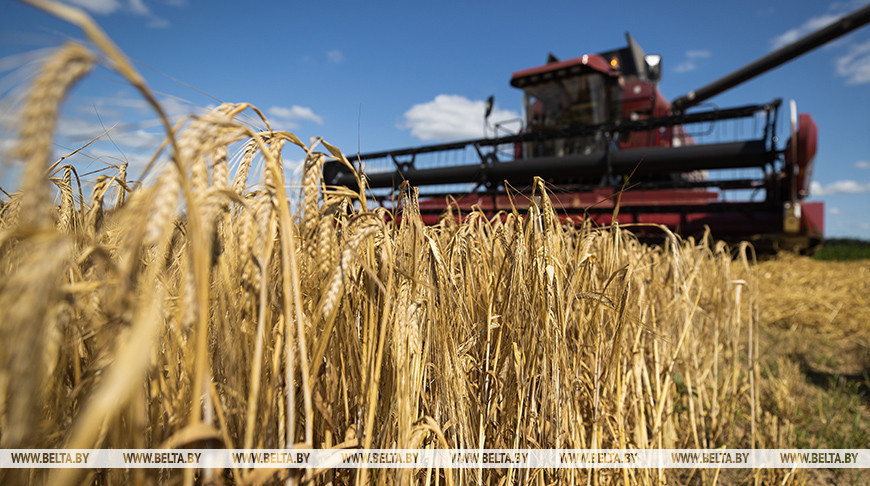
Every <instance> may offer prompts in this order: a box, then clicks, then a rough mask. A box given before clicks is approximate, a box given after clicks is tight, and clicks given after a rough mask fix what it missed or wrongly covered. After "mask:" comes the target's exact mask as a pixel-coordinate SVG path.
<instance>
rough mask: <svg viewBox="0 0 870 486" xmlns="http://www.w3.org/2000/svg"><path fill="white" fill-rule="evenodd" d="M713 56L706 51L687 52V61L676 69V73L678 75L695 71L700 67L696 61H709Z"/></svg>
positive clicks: (691, 50) (694, 50) (692, 50)
mask: <svg viewBox="0 0 870 486" xmlns="http://www.w3.org/2000/svg"><path fill="white" fill-rule="evenodd" d="M711 55H712V53H711V52H710V51H708V50H706V49H690V50H688V51H686V58H685V60H683V62H681V63H679V64H677V67H675V68H674V71H675V72H678V73H685V72H689V71H694V70H695V69H697V67H698V65H697V64H696V62H695V61H697V60H699V59H707V58H709V57H710V56H711Z"/></svg>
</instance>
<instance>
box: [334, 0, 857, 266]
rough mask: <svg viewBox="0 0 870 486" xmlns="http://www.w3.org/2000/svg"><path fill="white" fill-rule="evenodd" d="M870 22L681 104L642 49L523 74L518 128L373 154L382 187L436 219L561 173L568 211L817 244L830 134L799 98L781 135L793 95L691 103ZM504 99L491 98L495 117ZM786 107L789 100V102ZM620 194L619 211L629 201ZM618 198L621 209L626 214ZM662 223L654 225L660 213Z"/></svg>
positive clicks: (338, 179)
mask: <svg viewBox="0 0 870 486" xmlns="http://www.w3.org/2000/svg"><path fill="white" fill-rule="evenodd" d="M868 22H870V6H865V7H864V8H862V9H860V10H858V11H856V12H853V13H852V14H849V15H847V16H845V17H843V18H841V19H840V20H838V21H836V22H834V23H833V24H830V25H828V26H827V27H824V28H822V29H820V30H818V31H816V32H814V33H812V34H810V35H808V36H806V37H804V38H802V39H800V40H798V41H796V42H794V43H792V44H789V45H787V46H785V47H782V48H780V49H778V50H776V51H774V52H772V53H770V54H768V55H766V56H764V57H762V58H760V59H758V60H756V61H755V62H753V63H751V64H748V65H746V66H745V67H743V68H741V69H738V70H737V71H734V72H732V73H731V74H728V75H727V76H724V77H722V78H720V79H718V80H716V81H714V82H712V83H710V84H708V85H707V86H704V87H703V88H700V89H698V90H696V91H693V92H691V93H689V94H688V95H685V96H682V97H680V98H677V99H675V100H673V101H671V102H668V101H667V100H666V99H665V98H664V96H663V95H662V94H661V92H660V91H659V89H658V82H659V80H660V79H661V74H662V68H661V66H662V63H661V56H658V55H645V54H644V52H643V50H642V49H641V48H640V46H639V45H638V44H637V43H636V42H635V41H634V39H632V37H631V35H629V34H626V38H627V40H628V46H627V47H624V48H622V49H616V50H612V51H607V52H602V53H600V54H587V55H583V56H581V57H578V58H575V59H570V60H566V61H559V60H557V59H556V58H555V57H553V56H552V55H550V57H549V59H548V61H547V63H546V64H544V65H543V66H539V67H535V68H531V69H526V70H523V71H519V72H516V73H514V75H513V77H512V78H511V85H512V86H514V87H516V88H520V89H522V90H523V93H524V97H523V98H524V102H523V112H524V117H523V118H524V119H523V120H518V121H520V122H521V125H522V127H521V129H520V130H519V131H518V133H515V134H509V135H506V136H498V133H499V130H504V128H503V127H502V126H501V125H496V126H495V127H494V128H495V132H496V136H494V137H492V138H484V139H477V140H466V141H460V142H452V143H444V144H438V145H429V146H423V147H416V148H407V149H400V150H389V151H384V152H377V153H369V154H362V155H359V156H358V158H357V161H356V163H357V164H359V165H360V166H359V167H357V169H363V172H364V173H365V175H366V179H367V182H368V185H369V187H370V188H371V193H372V196H373V197H374V198H376V199H378V200H380V201H381V202H382V203H384V204H386V203H388V202H394V201H395V197H394V196H395V191H396V190H397V189H398V188H399V187H400V186H401V185H402V183H403V181H407V182H408V183H410V184H411V185H412V186H418V187H420V202H419V206H420V211H421V213H422V214H423V218H424V220H425V221H426V222H427V223H429V224H432V223H435V222H437V221H438V219H439V217H440V215H441V214H443V213H444V211H445V210H447V209H448V207H452V208H453V209H454V210H458V211H462V212H467V211H470V210H471V209H472V208H474V207H476V208H479V209H481V210H483V211H484V212H485V213H486V214H487V215H489V216H492V215H495V214H496V213H497V212H499V211H510V210H511V208H512V207H516V208H517V209H524V208H527V207H528V205H529V204H531V200H530V198H529V197H523V196H522V195H525V196H529V195H531V193H532V186H533V180H534V178H535V177H540V178H541V179H543V180H544V181H546V182H547V184H548V186H549V188H550V192H551V198H552V201H553V205H554V207H555V209H556V211H557V212H558V213H559V214H560V215H562V216H563V217H564V218H573V219H574V220H575V221H579V220H582V219H591V220H592V221H593V222H594V223H596V224H598V225H608V224H610V223H611V222H612V218H613V216H614V213H616V218H617V220H618V222H619V223H620V224H621V225H629V226H630V227H631V230H632V231H633V232H635V233H636V234H637V235H638V236H639V237H641V238H656V237H659V238H660V237H661V235H662V232H661V230H660V229H659V228H658V227H657V226H656V225H665V226H667V227H669V228H670V229H672V230H673V231H675V232H677V233H679V234H681V235H684V236H689V235H700V234H702V233H703V232H704V231H705V229H706V228H709V229H710V231H711V233H712V235H713V237H714V238H716V239H721V240H726V241H732V242H734V241H741V240H749V241H753V242H754V243H755V245H756V247H757V248H758V249H759V250H762V251H765V250H766V251H776V250H779V249H787V250H792V251H801V252H812V251H813V250H814V249H815V248H816V247H818V245H819V244H820V243H821V241H822V238H823V229H824V206H823V203H821V202H805V201H804V199H805V198H806V197H807V196H808V195H809V188H810V178H811V175H812V169H813V158H814V156H815V153H816V143H817V137H818V132H817V128H816V124H815V122H814V121H813V119H812V117H810V115H808V114H804V113H801V114H800V115H798V114H797V113H796V110H795V104H794V102H791V103H790V104H789V108H790V125H791V126H790V128H791V132H790V137H789V141H788V142H787V143H786V144H785V146H784V147H779V146H778V145H777V142H778V137H777V119H778V115H779V110H780V109H781V108H783V107H782V106H781V105H782V102H781V100H780V99H775V100H773V101H771V102H769V103H765V104H759V105H749V106H741V107H737V108H729V109H718V108H717V109H707V110H698V111H692V112H691V113H689V112H688V110H689V109H690V108H693V107H697V106H698V105H700V104H701V103H702V102H704V101H706V100H708V99H710V98H711V97H713V96H715V95H717V94H719V93H721V92H723V91H725V90H727V89H730V88H732V87H734V86H736V85H738V84H740V83H743V82H745V81H747V80H749V79H751V78H753V77H755V76H758V75H759V74H762V73H764V72H766V71H769V70H771V69H773V68H775V67H777V66H779V65H781V64H783V63H785V62H788V61H790V60H792V59H794V58H796V57H797V56H800V55H802V54H804V53H805V52H807V51H810V50H812V49H814V48H816V47H819V46H821V45H823V44H825V43H827V42H829V41H830V40H832V39H835V38H837V37H840V36H842V35H844V34H846V33H848V32H850V31H852V30H854V29H856V28H858V27H861V26H863V25H864V24H866V23H868ZM491 107H492V98H490V100H489V103H488V109H487V113H486V115H485V120H484V121H483V122H484V123H487V122H486V118H488V117H489V112H490V110H491ZM783 109H784V108H783ZM324 179H325V181H326V183H327V184H329V185H337V186H347V187H352V188H356V179H355V178H354V177H353V175H352V174H351V173H350V171H349V170H348V169H347V167H345V166H343V165H341V164H339V163H337V162H330V163H328V164H326V166H325V167H324ZM617 204H618V208H616V207H615V206H616V205H617ZM614 209H618V211H614ZM650 223H652V224H650Z"/></svg>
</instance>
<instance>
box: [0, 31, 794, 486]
mask: <svg viewBox="0 0 870 486" xmlns="http://www.w3.org/2000/svg"><path fill="white" fill-rule="evenodd" d="M91 28H93V26H91ZM90 34H91V35H92V34H93V33H92V32H91V33H90ZM96 43H97V44H98V45H100V43H99V42H96ZM70 49H75V52H77V53H81V52H84V51H81V49H82V48H81V47H78V46H77V47H72V48H67V49H64V50H62V51H60V54H58V56H67V57H69V56H70V52H71V51H70ZM85 58H86V57H85ZM59 59H60V57H58V58H52V59H51V60H50V61H49V62H48V63H46V69H44V70H43V72H42V75H41V76H44V77H45V79H43V78H42V77H41V78H40V80H42V81H45V82H44V83H43V84H40V81H39V80H38V81H37V83H35V84H34V88H33V89H34V91H33V94H32V96H31V103H38V102H42V103H43V105H46V104H48V105H49V108H51V109H49V110H45V109H44V107H43V111H42V112H40V113H42V115H41V116H42V117H43V119H40V120H34V119H30V118H28V117H27V116H25V117H23V118H22V119H21V124H22V126H21V133H22V134H23V137H22V139H21V146H22V150H20V151H19V152H18V153H19V154H21V155H22V158H23V159H24V162H25V163H26V164H27V165H26V171H25V173H26V174H27V176H26V177H25V179H24V180H23V183H22V187H21V190H20V191H19V192H16V193H15V194H14V195H13V198H12V199H11V200H9V201H6V202H5V203H4V204H3V206H2V210H0V269H2V270H0V272H2V279H0V333H2V335H0V338H2V342H3V345H2V348H0V446H2V447H3V448H27V447H39V448H60V447H69V448H157V447H167V446H168V447H186V446H198V447H204V446H209V447H227V448H284V447H293V446H297V447H299V446H302V447H315V448H333V447H354V448H445V447H449V448H578V449H579V448H617V449H626V448H682V447H688V448H706V447H716V446H723V445H727V446H730V447H784V446H787V441H788V440H789V435H790V428H789V425H788V424H777V423H776V420H775V419H773V418H771V417H769V416H765V415H764V414H763V413H762V412H761V411H760V410H759V406H758V403H759V402H758V393H757V388H758V383H757V374H758V373H757V367H756V365H755V363H756V357H755V356H754V355H753V351H752V350H753V348H755V347H756V344H755V343H754V341H755V340H756V339H757V331H756V319H755V316H756V314H757V310H756V308H755V304H754V300H755V299H754V297H753V290H752V282H751V281H746V280H737V278H738V277H737V275H738V268H735V267H745V266H747V265H748V263H747V258H746V256H745V255H746V251H745V250H746V249H745V248H742V249H741V254H742V255H744V257H743V258H739V259H737V260H733V259H732V254H731V252H730V251H729V250H728V249H727V248H725V247H724V246H723V245H712V244H708V243H706V242H701V243H696V242H694V241H680V240H679V239H677V238H676V237H673V236H672V235H671V237H670V238H669V239H668V241H667V242H666V243H665V244H664V245H663V246H661V247H648V246H644V245H641V244H640V243H638V241H637V240H636V239H634V238H633V237H632V236H631V234H630V233H627V232H625V231H623V230H621V229H619V228H616V227H614V228H608V229H604V230H601V229H592V228H589V227H588V226H573V225H563V224H562V223H560V222H559V219H558V218H557V217H556V215H555V213H554V211H553V209H552V206H551V205H550V204H549V199H548V196H547V192H546V190H545V187H544V186H543V185H542V184H541V185H539V187H538V196H539V197H538V199H536V200H535V201H537V202H536V203H535V204H532V206H531V208H530V209H529V211H528V213H527V214H523V215H520V214H517V213H515V212H514V213H510V214H505V215H503V218H500V217H496V218H493V219H490V220H488V219H486V218H485V216H484V215H482V214H480V213H471V214H467V215H462V218H461V221H460V222H457V220H456V219H455V218H454V216H453V215H448V216H446V217H445V218H444V219H443V220H442V221H441V223H440V224H439V225H437V226H429V227H427V226H424V225H422V223H421V220H420V217H419V214H418V212H417V209H416V200H415V197H414V195H413V191H412V190H406V191H405V199H404V204H403V206H402V207H403V209H402V210H401V214H390V213H388V212H387V211H386V210H384V209H380V208H379V209H375V210H369V209H366V207H367V202H366V199H365V197H362V196H363V195H362V194H357V193H353V192H350V191H348V190H346V189H340V188H327V187H323V186H322V183H321V180H320V173H321V166H322V163H323V161H324V160H325V159H326V158H334V159H338V160H340V161H343V162H345V163H347V161H346V159H345V158H344V156H343V155H341V153H340V152H339V151H338V150H337V149H336V148H334V147H332V146H330V145H328V144H326V143H323V146H324V147H326V149H327V152H328V153H326V154H323V153H320V152H317V151H316V146H317V143H312V144H311V146H305V145H304V144H302V143H301V142H300V141H299V140H298V139H297V138H296V137H295V136H293V135H292V134H290V133H288V132H279V131H273V130H271V129H267V130H265V131H255V130H252V129H251V128H249V126H248V125H246V124H244V123H242V122H240V121H239V115H240V114H241V113H242V111H244V110H247V109H249V108H250V107H248V106H247V105H232V104H225V105H222V106H220V107H218V108H217V109H215V110H214V111H212V112H211V113H209V114H207V115H204V116H200V117H196V118H193V119H191V120H189V121H188V122H187V123H186V125H184V126H183V127H180V128H179V129H178V131H177V132H176V131H173V132H171V134H170V137H169V138H170V140H169V143H168V144H167V146H169V147H170V150H171V152H170V154H169V155H170V159H171V160H170V162H169V163H168V164H166V165H165V166H163V167H162V171H161V173H160V174H159V176H157V177H156V178H155V179H156V181H157V182H156V183H155V184H150V185H148V184H144V185H141V186H135V185H132V184H128V182H127V180H126V174H125V173H121V172H119V173H118V174H117V176H115V177H109V178H105V179H101V180H99V181H97V182H96V183H95V184H93V185H92V186H91V187H92V190H91V194H90V197H79V198H76V197H75V196H74V194H75V191H74V189H76V188H74V187H73V186H72V181H73V180H75V178H72V177H70V175H69V174H70V172H72V171H73V170H74V169H73V167H72V166H63V167H61V168H57V167H51V168H49V164H48V163H49V160H48V157H49V155H48V154H49V153H50V146H49V145H48V144H50V142H51V137H50V136H49V137H47V138H46V137H45V134H44V133H41V134H40V136H39V137H33V138H30V137H29V136H24V134H28V133H30V132H29V131H28V130H32V129H33V127H32V126H31V124H35V123H40V124H41V125H40V126H42V127H45V126H48V125H47V124H46V123H45V120H44V118H45V117H47V116H53V115H52V113H56V110H57V104H58V103H59V102H60V98H61V97H62V93H61V96H60V97H57V96H56V97H54V98H47V97H46V95H45V94H44V93H41V92H40V91H39V90H40V89H42V88H40V86H44V85H48V86H56V85H54V84H51V82H52V79H53V78H51V77H57V76H66V75H67V74H63V72H62V73H61V74H58V72H57V70H56V69H55V70H52V68H51V67H52V66H53V64H52V63H53V62H55V61H57V62H59ZM76 59H82V57H81V56H78V57H76ZM122 60H123V59H122ZM116 62H118V61H117V60H116ZM125 69H131V68H130V67H129V66H126V67H125V68H124V69H120V70H121V72H122V73H124V71H125ZM125 75H127V74H125ZM133 82H134V83H135V82H137V81H136V80H134V81H133ZM141 86H142V87H143V88H144V83H142V84H141ZM64 89H65V87H64ZM31 108H32V107H31V104H28V105H27V106H26V107H25V113H27V112H28V111H27V110H28V109H31ZM52 109H53V111H52ZM46 112H47V113H48V115H46V114H45V113H46ZM263 121H264V123H265V119H264V120H263ZM267 127H268V125H267ZM176 134H177V136H176ZM288 141H289V142H290V143H291V146H292V145H296V146H298V147H299V148H301V149H302V150H304V151H305V153H306V163H305V170H304V175H303V181H304V184H303V187H302V190H301V198H300V200H301V204H300V207H299V211H298V213H297V214H296V215H292V214H291V212H290V205H289V203H288V200H287V195H286V192H285V190H284V188H285V181H284V171H283V169H282V149H283V145H284V143H285V142H288ZM240 143H241V144H244V145H243V148H242V149H241V155H240V162H239V163H238V165H237V166H236V167H234V168H232V169H231V168H230V167H229V166H228V165H227V164H228V162H227V154H228V153H230V151H231V150H232V147H236V146H238V144H240ZM26 147H29V148H28V149H27V150H25V149H24V148H26ZM255 160H260V161H261V162H262V164H263V170H262V171H261V174H262V175H261V179H260V180H259V181H254V180H248V176H249V174H248V169H249V168H251V166H252V163H253V162H254V161H255ZM58 170H62V171H63V175H62V176H61V177H60V178H54V174H55V173H56V172H57V171H58ZM231 172H234V179H233V180H232V182H230V177H229V176H230V173H231ZM50 184H54V185H55V186H57V189H58V190H57V191H55V192H56V193H57V194H54V195H53V194H52V191H50V190H49V187H50ZM131 187H138V188H137V189H135V190H132V189H131ZM77 190H78V191H81V190H82V189H81V187H78V188H77ZM107 194H110V195H111V194H114V195H115V197H114V198H112V197H111V196H110V197H105V198H104V196H106V195H107ZM104 199H105V200H104ZM108 199H111V201H108ZM58 201H59V204H58ZM52 209H53V210H52ZM396 216H400V218H396ZM399 220H400V221H401V222H400V223H399V222H397V221H399ZM740 273H741V274H742V272H740ZM756 349H757V348H756ZM44 472H45V471H44V470H35V471H14V470H13V471H0V479H2V480H3V481H4V482H6V481H8V482H16V483H22V484H39V483H42V482H44V481H46V480H48V481H50V482H51V484H73V483H79V482H83V483H92V482H97V483H100V484H126V483H129V482H135V483H140V484H141V483H149V482H151V483H156V482H166V481H175V480H177V481H181V480H183V481H184V482H185V483H187V484H191V483H193V482H194V481H202V482H205V483H215V484H224V483H232V484H235V483H238V484H243V483H259V482H267V483H277V482H280V481H282V480H285V479H289V480H290V481H297V480H302V481H305V480H307V481H311V482H314V483H316V484H329V483H330V482H332V483H333V484H347V483H356V482H360V483H366V482H378V483H381V482H383V483H389V484H405V483H408V482H411V481H413V482H416V483H418V484H445V483H446V484H465V483H477V482H481V481H482V482H483V483H485V484H513V483H522V484H530V483H534V484H549V483H552V482H553V481H555V480H559V481H562V482H567V483H573V482H587V481H591V482H592V483H598V482H606V483H610V482H621V483H631V484H634V483H645V484H658V483H661V482H673V481H675V480H677V481H679V480H698V479H703V481H704V482H705V483H706V482H711V481H715V478H716V477H718V476H719V473H718V471H712V470H701V471H685V472H683V471H675V470H671V471H662V470H627V469H626V470H615V471H609V470H608V471H604V470H602V471H597V472H596V471H578V470H546V471H544V470H510V469H484V470H451V471H427V470H419V471H409V470H382V471H380V472H377V473H375V472H370V471H365V470H360V471H354V470H329V471H302V472H301V473H300V474H298V475H296V474H295V473H292V472H291V471H286V470H253V471H245V470H231V471H196V472H193V471H187V472H186V473H185V474H184V475H183V477H182V476H178V477H177V478H176V475H177V474H176V473H173V475H170V473H169V472H168V471H152V470H141V469H139V470H104V471H76V470H58V471H55V472H53V473H52V476H51V477H48V478H46V477H45V476H44V475H43V473H44ZM747 474H748V473H747ZM756 474H757V477H756V479H768V480H773V479H782V478H781V476H782V475H783V474H784V472H781V471H768V472H758V473H756Z"/></svg>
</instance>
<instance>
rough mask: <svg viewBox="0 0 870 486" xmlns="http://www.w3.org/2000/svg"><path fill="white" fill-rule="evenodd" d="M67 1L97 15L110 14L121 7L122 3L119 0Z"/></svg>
mask: <svg viewBox="0 0 870 486" xmlns="http://www.w3.org/2000/svg"><path fill="white" fill-rule="evenodd" d="M67 3H71V4H73V5H76V6H78V7H82V8H83V9H85V10H89V11H91V12H93V13H95V14H97V15H108V14H110V13H114V12H115V11H117V10H118V9H120V8H121V3H120V2H118V1H117V0H67Z"/></svg>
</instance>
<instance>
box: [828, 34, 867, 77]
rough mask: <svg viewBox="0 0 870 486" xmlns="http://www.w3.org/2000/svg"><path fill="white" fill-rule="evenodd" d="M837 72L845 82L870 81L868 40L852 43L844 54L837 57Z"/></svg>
mask: <svg viewBox="0 0 870 486" xmlns="http://www.w3.org/2000/svg"><path fill="white" fill-rule="evenodd" d="M836 65H837V74H839V75H840V76H843V77H844V78H846V84H864V83H870V41H867V42H864V43H863V44H854V45H852V46H850V47H849V52H848V53H846V55H844V56H841V57H839V58H837V61H836Z"/></svg>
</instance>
